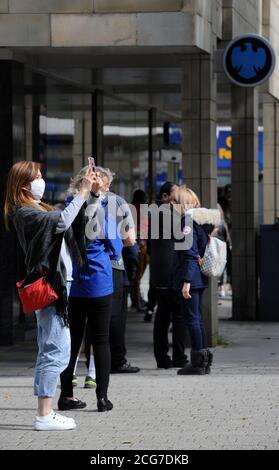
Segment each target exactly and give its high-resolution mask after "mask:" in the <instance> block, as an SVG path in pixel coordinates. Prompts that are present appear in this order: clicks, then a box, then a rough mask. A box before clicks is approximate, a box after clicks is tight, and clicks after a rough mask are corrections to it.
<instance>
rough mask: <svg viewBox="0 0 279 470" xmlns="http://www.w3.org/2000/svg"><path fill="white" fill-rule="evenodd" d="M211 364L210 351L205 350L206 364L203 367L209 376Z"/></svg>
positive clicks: (211, 355) (211, 354)
mask: <svg viewBox="0 0 279 470" xmlns="http://www.w3.org/2000/svg"><path fill="white" fill-rule="evenodd" d="M212 362H213V353H212V352H211V351H210V349H207V364H206V366H205V373H206V374H210V372H211V366H212Z"/></svg>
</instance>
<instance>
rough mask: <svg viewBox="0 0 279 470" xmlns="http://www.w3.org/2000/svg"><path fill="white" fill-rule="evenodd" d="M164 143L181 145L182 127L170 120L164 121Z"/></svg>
mask: <svg viewBox="0 0 279 470" xmlns="http://www.w3.org/2000/svg"><path fill="white" fill-rule="evenodd" d="M164 143H165V145H167V146H168V145H181V143H182V129H181V127H177V125H176V124H172V123H171V122H164Z"/></svg>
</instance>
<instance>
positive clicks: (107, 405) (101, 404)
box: [97, 398, 113, 412]
mask: <svg viewBox="0 0 279 470" xmlns="http://www.w3.org/2000/svg"><path fill="white" fill-rule="evenodd" d="M97 408H98V411H100V412H102V411H110V410H112V408H113V404H112V403H111V401H109V400H108V399H107V398H98V400H97Z"/></svg>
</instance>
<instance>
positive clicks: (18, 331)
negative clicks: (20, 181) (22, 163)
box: [0, 60, 25, 345]
mask: <svg viewBox="0 0 279 470" xmlns="http://www.w3.org/2000/svg"><path fill="white" fill-rule="evenodd" d="M0 77H1V78H0V90H1V91H0V138H1V152H0V153H1V168H0V205H1V208H2V207H3V203H4V192H5V187H6V181H7V174H8V171H9V169H10V167H11V166H12V165H13V164H14V163H15V162H16V161H19V160H24V159H25V145H24V89H23V77H24V69H23V65H21V64H18V63H15V62H13V61H9V60H3V61H0ZM22 260H23V254H22V253H21V252H20V250H19V246H18V244H17V240H16V236H15V233H14V231H13V230H11V231H10V232H7V231H6V229H5V227H4V220H3V211H2V210H1V212H0V266H1V269H0V345H8V344H12V343H13V341H14V339H15V338H17V339H21V340H22V339H23V334H24V331H23V323H22V320H23V315H21V309H20V305H19V301H18V297H17V294H16V290H15V282H16V281H17V280H19V277H18V276H19V271H20V268H21V266H19V263H20V261H22Z"/></svg>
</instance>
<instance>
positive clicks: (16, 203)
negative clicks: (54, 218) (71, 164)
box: [4, 161, 53, 229]
mask: <svg viewBox="0 0 279 470" xmlns="http://www.w3.org/2000/svg"><path fill="white" fill-rule="evenodd" d="M40 169H41V164H40V163H38V162H30V161H21V162H17V163H15V164H14V165H13V166H12V168H11V169H10V171H9V173H8V178H7V185H6V195H5V204H4V219H5V225H6V228H7V229H8V220H9V216H10V215H11V214H12V213H13V212H14V211H15V209H16V207H20V206H30V207H34V209H37V210H38V209H39V210H43V211H47V212H50V211H52V210H53V208H52V207H51V206H50V205H48V204H45V203H44V202H40V203H39V204H38V203H35V202H34V201H33V199H32V197H31V193H30V191H28V190H27V189H25V188H26V187H27V186H28V185H30V183H31V182H32V181H34V180H35V179H36V177H37V174H38V171H39V170H40Z"/></svg>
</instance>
